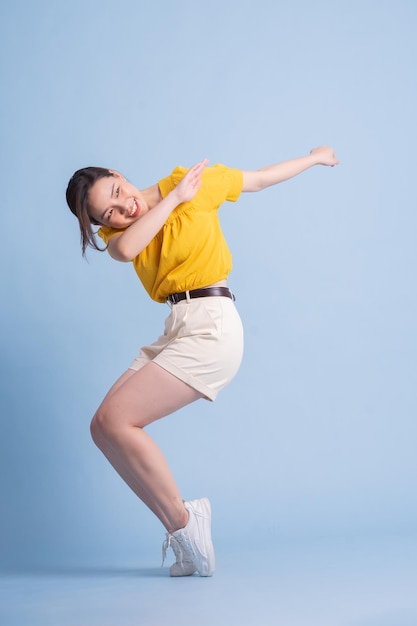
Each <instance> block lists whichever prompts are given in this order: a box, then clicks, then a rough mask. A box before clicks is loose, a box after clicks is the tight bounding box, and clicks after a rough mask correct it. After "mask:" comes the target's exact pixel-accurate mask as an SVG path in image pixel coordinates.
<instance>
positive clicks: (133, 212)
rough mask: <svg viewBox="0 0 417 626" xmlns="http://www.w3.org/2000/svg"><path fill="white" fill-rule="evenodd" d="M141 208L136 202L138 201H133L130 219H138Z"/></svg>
mask: <svg viewBox="0 0 417 626" xmlns="http://www.w3.org/2000/svg"><path fill="white" fill-rule="evenodd" d="M139 210H140V207H139V205H138V203H137V202H136V200H133V204H132V207H131V208H130V210H129V213H128V215H129V217H136V216H137V215H138V213H139Z"/></svg>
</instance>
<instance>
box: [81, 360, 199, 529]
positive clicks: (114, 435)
mask: <svg viewBox="0 0 417 626" xmlns="http://www.w3.org/2000/svg"><path fill="white" fill-rule="evenodd" d="M201 397H202V396H201V394H200V393H199V392H198V391H196V390H195V389H193V388H192V387H190V386H189V385H187V384H186V383H184V382H183V381H181V380H179V379H178V378H176V377H175V376H173V375H172V374H170V373H169V372H167V371H166V370H164V369H163V368H161V367H159V366H158V365H156V364H155V363H148V364H147V365H145V366H144V367H143V368H142V369H140V370H139V371H137V372H131V370H129V371H128V372H126V373H125V374H124V375H123V376H122V377H121V378H120V379H119V380H118V381H117V382H116V383H115V385H113V387H112V388H111V390H110V391H109V393H108V394H107V396H106V397H105V399H104V400H103V402H102V404H101V406H100V407H99V409H98V411H97V413H96V414H95V416H94V418H93V421H92V423H91V433H92V436H93V439H94V441H95V443H96V444H97V446H98V447H99V448H100V449H101V451H102V452H103V453H104V455H105V456H106V457H107V459H108V460H109V461H110V463H111V464H112V465H113V467H114V468H115V469H116V471H117V472H118V473H119V474H120V476H121V477H122V478H123V479H124V480H125V482H126V483H127V484H128V485H129V487H130V488H131V489H132V490H133V491H134V492H135V493H136V495H137V496H138V497H139V498H140V499H141V500H142V501H143V502H144V503H145V504H146V505H147V506H148V507H149V508H150V509H151V510H152V511H153V512H154V513H155V515H156V516H157V517H158V518H159V519H160V520H161V522H162V524H163V525H164V526H165V528H166V529H167V530H168V532H170V533H172V532H174V531H175V530H178V529H179V528H183V527H184V526H185V525H186V523H187V520H188V513H187V511H186V509H185V507H184V503H183V499H182V497H181V494H180V492H179V490H178V487H177V485H176V483H175V480H174V478H173V476H172V474H171V471H170V469H169V467H168V465H167V462H166V460H165V457H164V456H163V454H162V452H161V450H160V449H159V447H158V446H157V445H156V443H155V442H154V441H153V440H152V439H151V438H150V437H149V435H148V434H147V433H145V431H144V430H143V428H144V427H145V426H147V425H148V424H150V423H151V422H154V421H155V420H158V419H160V418H161V417H165V416H166V415H169V414H170V413H173V412H174V411H176V410H178V409H180V408H181V407H183V406H185V405H187V404H190V403H191V402H194V401H195V400H197V399H199V398H201Z"/></svg>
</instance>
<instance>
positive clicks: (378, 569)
mask: <svg viewBox="0 0 417 626" xmlns="http://www.w3.org/2000/svg"><path fill="white" fill-rule="evenodd" d="M416 557H417V537H413V538H410V537H407V538H404V537H403V538H392V537H391V538H388V539H387V538H385V539H379V540H376V539H372V540H370V539H369V538H368V539H364V538H362V539H353V538H351V539H349V540H347V539H346V540H343V541H341V540H339V541H324V540H322V541H314V542H313V541H310V542H308V541H304V542H295V541H292V542H290V543H288V544H286V545H285V547H283V546H270V548H269V549H268V550H262V551H249V550H247V546H246V547H243V549H242V550H241V551H239V553H238V554H233V553H232V552H228V551H227V550H220V551H218V554H217V570H216V573H215V575H214V576H213V578H209V579H207V578H206V579H204V578H200V577H199V576H197V575H195V576H192V577H190V578H183V579H172V578H169V576H168V569H167V568H166V567H165V568H163V569H161V568H160V567H159V566H158V564H157V563H149V562H147V563H145V564H142V566H141V567H138V568H135V567H123V566H122V567H114V568H113V567H112V568H107V569H105V568H97V569H96V568H91V569H80V570H65V569H62V570H56V571H49V572H46V571H45V572H31V573H29V572H27V573H22V572H21V573H15V574H4V575H3V576H2V577H1V578H0V624H1V625H2V626H177V625H178V626H180V625H181V626H182V625H184V624H190V625H192V626H223V625H226V624H227V625H228V626H281V625H282V626H417V559H416Z"/></svg>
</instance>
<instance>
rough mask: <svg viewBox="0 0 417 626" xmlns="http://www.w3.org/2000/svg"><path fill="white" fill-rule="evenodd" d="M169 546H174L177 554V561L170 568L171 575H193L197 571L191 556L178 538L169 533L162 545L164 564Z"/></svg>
mask: <svg viewBox="0 0 417 626" xmlns="http://www.w3.org/2000/svg"><path fill="white" fill-rule="evenodd" d="M168 548H172V549H173V551H174V554H175V559H176V560H175V563H174V564H173V565H171V567H170V568H169V574H170V576H191V574H194V572H195V571H196V568H195V566H194V563H193V562H192V561H191V559H190V557H189V556H188V555H187V554H185V553H184V551H183V549H182V548H181V545H180V544H179V543H178V541H177V540H176V538H175V537H174V536H173V535H171V534H170V533H167V538H166V539H165V541H164V543H163V545H162V564H164V561H165V556H166V552H167V550H168Z"/></svg>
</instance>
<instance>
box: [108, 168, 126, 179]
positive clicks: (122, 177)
mask: <svg viewBox="0 0 417 626" xmlns="http://www.w3.org/2000/svg"><path fill="white" fill-rule="evenodd" d="M109 172H110V174H112V175H113V176H115V177H116V178H121V179H122V180H125V177H124V176H123V174H121V173H120V172H116V170H109Z"/></svg>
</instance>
